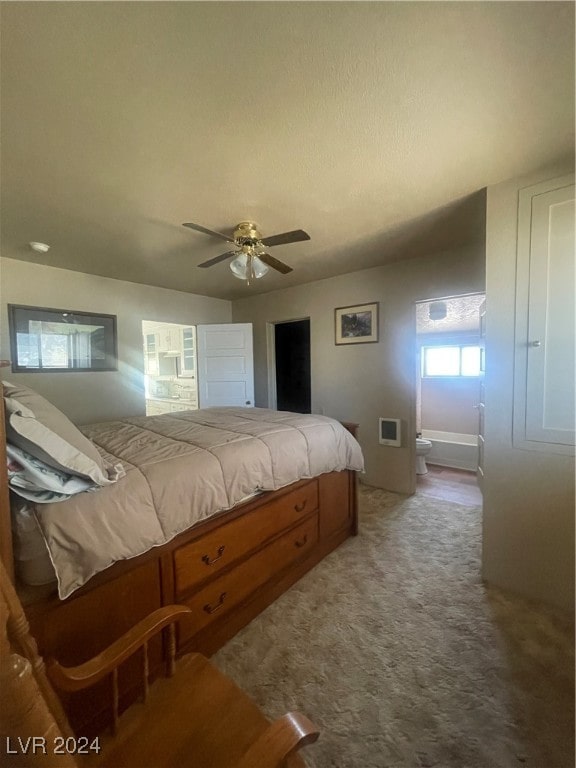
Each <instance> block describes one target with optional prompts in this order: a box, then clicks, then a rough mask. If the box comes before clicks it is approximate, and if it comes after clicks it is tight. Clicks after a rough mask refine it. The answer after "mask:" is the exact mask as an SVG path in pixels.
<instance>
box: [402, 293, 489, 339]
mask: <svg viewBox="0 0 576 768" xmlns="http://www.w3.org/2000/svg"><path fill="white" fill-rule="evenodd" d="M484 298H485V296H484V294H483V293H482V294H480V293H476V294H472V295H469V296H454V297H452V298H447V299H439V300H438V299H435V300H433V301H423V302H419V303H418V304H416V332H417V333H419V334H420V333H455V332H458V333H461V332H464V331H470V332H473V333H479V331H480V305H481V304H482V302H483V301H484ZM436 303H442V304H444V305H445V306H446V317H443V318H439V319H436V320H435V319H434V317H430V306H431V305H432V304H436Z"/></svg>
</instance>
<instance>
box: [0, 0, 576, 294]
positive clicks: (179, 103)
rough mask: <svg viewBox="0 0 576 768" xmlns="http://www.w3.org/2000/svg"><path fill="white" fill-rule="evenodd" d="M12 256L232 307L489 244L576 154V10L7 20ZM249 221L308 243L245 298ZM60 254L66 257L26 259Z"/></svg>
mask: <svg viewBox="0 0 576 768" xmlns="http://www.w3.org/2000/svg"><path fill="white" fill-rule="evenodd" d="M0 9H1V15H2V33H1V34H2V39H1V43H2V49H1V56H2V59H1V65H2V91H1V99H2V102H1V109H2V114H1V116H2V182H1V184H2V188H1V192H2V207H3V213H2V254H3V255H4V256H7V257H10V258H16V259H26V260H30V261H38V262H42V263H47V264H52V265H55V266H59V267H64V268H68V269H75V270H80V271H84V272H90V273H94V274H99V275H107V276H110V277H116V278H120V279H124V280H132V281H135V282H142V283H149V284H152V285H160V286H165V287H170V288H177V289H179V290H184V291H191V292H195V293H203V294H206V295H211V296H220V297H222V298H234V297H237V296H244V295H247V294H248V295H249V294H251V293H258V292H265V291H269V290H273V289H276V288H279V287H284V286H289V285H295V284H299V283H303V282H307V281H310V280H314V279H318V278H322V277H327V276H330V275H335V274H341V273H345V272H350V271H354V270H356V269H361V268H364V267H370V266H374V265H377V264H381V263H385V262H387V261H392V260H397V259H401V258H406V257H413V256H419V255H425V254H427V253H431V252H433V251H438V250H443V249H445V248H450V247H458V246H460V245H462V244H464V243H467V242H472V241H481V240H482V237H483V232H484V196H483V194H482V192H479V190H482V189H483V188H484V187H485V186H486V185H490V184H494V183H497V182H498V181H501V180H504V179H507V178H511V177H514V176H518V175H521V174H523V173H527V172H530V171H532V170H534V169H536V168H538V167H541V166H544V165H545V164H548V163H550V162H553V161H555V160H557V159H559V158H561V157H565V156H568V155H571V154H572V153H573V149H574V143H573V142H574V137H573V124H574V75H573V72H574V66H573V63H574V62H573V55H574V36H573V35H574V4H573V3H571V2H560V3H556V2H511V3H507V2H447V3H443V2H423V3H419V2H371V3H363V2H362V3H361V2H350V3H348V2H335V3H332V2H306V3H298V2H288V3H282V2H255V3H248V2H238V3H235V2H232V3H224V2H198V3H196V2H2V3H0ZM246 219H250V220H253V221H255V222H257V223H258V224H259V225H260V228H261V230H262V232H263V235H264V236H267V235H272V234H276V233H278V232H283V231H286V230H291V229H298V228H302V229H305V230H306V231H308V232H309V234H310V236H311V240H310V241H309V242H302V243H296V244H291V245H286V246H278V247H276V248H274V249H272V254H273V255H274V256H276V257H277V258H279V259H281V260H283V261H285V262H287V263H288V264H290V265H291V266H292V267H293V268H294V272H292V273H291V274H289V275H287V276H282V275H279V274H277V273H269V274H268V275H267V276H266V277H265V278H263V279H262V280H260V281H258V282H257V283H256V284H254V285H252V286H250V287H247V286H246V285H245V284H244V283H242V282H240V281H238V280H237V279H236V278H235V277H234V276H233V275H232V273H231V272H230V270H229V269H228V266H227V264H226V263H223V264H220V265H218V266H215V267H213V268H211V269H208V270H203V269H198V268H197V267H196V265H197V264H199V263H200V262H202V261H204V260H206V259H209V258H211V257H213V256H216V255H218V254H219V253H221V252H222V251H225V250H227V247H226V243H224V242H222V243H221V242H219V241H218V240H212V239H210V238H209V237H207V236H205V235H202V234H200V233H196V232H192V231H190V230H186V229H184V228H183V227H182V226H181V223H182V222H184V221H194V222H197V223H200V224H202V225H204V226H206V227H208V228H211V229H216V230H219V231H223V232H225V233H229V232H231V231H232V230H233V228H234V226H235V225H236V224H237V223H238V222H240V221H242V220H246ZM31 240H38V241H42V242H46V243H49V244H50V245H51V249H50V251H49V252H48V253H47V254H38V253H35V252H33V251H31V250H30V249H29V248H28V247H27V243H28V242H29V241H31Z"/></svg>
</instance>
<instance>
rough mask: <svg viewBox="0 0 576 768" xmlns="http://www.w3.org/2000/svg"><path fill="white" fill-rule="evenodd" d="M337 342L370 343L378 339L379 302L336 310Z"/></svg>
mask: <svg viewBox="0 0 576 768" xmlns="http://www.w3.org/2000/svg"><path fill="white" fill-rule="evenodd" d="M334 319H335V323H336V329H335V330H336V339H335V342H336V344H369V343H371V342H374V341H378V302H374V303H373V304H358V305H357V306H355V307H337V308H336V309H335V310H334Z"/></svg>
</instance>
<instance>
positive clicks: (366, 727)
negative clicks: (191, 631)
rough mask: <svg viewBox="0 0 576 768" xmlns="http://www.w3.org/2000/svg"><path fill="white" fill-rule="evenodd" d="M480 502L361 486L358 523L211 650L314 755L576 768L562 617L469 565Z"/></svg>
mask: <svg viewBox="0 0 576 768" xmlns="http://www.w3.org/2000/svg"><path fill="white" fill-rule="evenodd" d="M480 537H481V511H480V509H479V508H477V507H470V506H464V505H460V504H456V503H453V502H446V501H441V500H437V499H433V498H429V497H424V496H419V495H415V496H411V497H406V496H400V495H398V494H393V493H389V492H386V491H382V490H380V489H374V488H369V487H366V486H361V487H360V534H359V536H358V537H356V538H353V539H349V540H348V541H346V542H345V543H344V544H343V545H342V546H341V547H339V548H338V549H337V550H336V551H335V552H333V553H332V554H331V555H329V556H328V557H327V558H326V559H325V560H324V561H322V562H321V563H320V564H319V565H318V566H316V568H314V569H313V571H311V572H310V573H308V574H307V575H306V576H305V577H304V578H303V579H301V580H300V581H299V582H298V583H297V584H296V585H295V586H294V587H292V589H290V590H289V591H288V592H287V593H286V594H284V595H283V596H282V597H281V598H280V599H279V600H277V601H276V602H275V603H274V604H273V605H271V606H270V607H269V608H267V609H266V610H265V611H264V612H263V613H262V614H261V615H260V616H258V617H257V618H256V619H255V620H254V621H252V622H251V624H250V625H249V626H247V627H246V628H245V629H244V630H242V631H241V632H240V633H239V634H238V635H237V636H236V637H235V638H233V640H231V641H230V642H229V643H228V644H227V645H226V646H225V647H224V648H222V649H221V650H220V651H219V652H218V653H217V654H216V655H215V656H214V657H213V659H214V661H215V662H216V664H217V665H218V666H219V667H220V668H221V669H222V670H223V671H225V672H226V673H227V674H229V675H230V676H231V677H232V678H233V679H235V680H236V682H238V683H239V684H240V685H241V687H242V688H244V690H245V691H246V692H247V693H249V694H250V695H251V696H252V697H253V698H254V699H255V700H256V701H257V702H258V703H259V705H260V706H261V707H262V709H263V710H264V711H265V712H266V713H267V715H268V716H269V717H270V718H275V717H277V716H279V715H281V714H283V713H284V712H286V711H289V710H294V709H297V710H300V711H302V712H304V713H305V714H307V715H308V716H309V717H310V718H311V719H312V720H313V721H314V722H315V723H316V724H317V725H318V726H319V727H320V729H321V735H320V738H319V740H318V742H317V743H316V744H314V745H311V746H310V747H308V748H306V750H305V751H304V752H303V756H304V757H305V760H306V762H307V764H308V765H309V766H310V768H514V767H515V766H525V767H526V768H573V766H574V631H573V629H574V628H573V625H572V624H571V623H570V621H569V618H568V617H566V616H564V615H563V614H561V613H560V612H556V611H554V610H553V609H549V608H546V607H543V606H540V605H535V604H533V603H530V602H528V601H526V600H524V599H522V598H520V597H517V596H515V595H510V594H507V593H504V592H502V591H500V590H497V589H494V588H489V587H486V585H484V584H483V583H482V581H481V578H480V544H481V541H480Z"/></svg>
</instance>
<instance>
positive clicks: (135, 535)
mask: <svg viewBox="0 0 576 768" xmlns="http://www.w3.org/2000/svg"><path fill="white" fill-rule="evenodd" d="M82 431H83V432H84V434H85V435H87V436H88V437H89V438H90V439H91V440H92V441H93V442H94V443H95V444H96V445H97V446H98V448H99V450H100V452H101V453H102V454H103V455H104V456H105V458H107V459H108V460H109V461H111V462H112V463H113V464H116V463H118V462H119V461H120V462H122V464H123V465H124V468H125V470H126V477H124V478H122V479H120V480H119V481H118V482H117V483H115V484H114V485H111V486H107V487H105V488H102V489H100V490H98V491H94V492H89V493H81V494H79V495H77V496H75V497H73V498H72V499H70V500H68V501H64V502H61V503H58V504H44V505H41V506H40V505H38V507H37V508H36V516H37V519H38V522H39V525H40V527H41V529H42V532H43V534H44V537H45V539H46V543H47V546H48V550H49V553H50V558H51V560H52V563H53V565H54V569H55V571H56V575H57V578H58V589H59V595H60V597H61V598H62V599H64V598H65V597H68V596H69V595H70V594H71V593H72V592H74V590H76V589H78V588H79V587H81V586H82V585H83V584H85V583H86V581H88V579H89V578H90V577H92V576H93V575H94V574H96V573H98V572H99V571H102V570H104V569H105V568H107V567H108V566H109V565H111V564H112V563H114V562H116V561H118V560H123V559H126V558H130V557H136V556H137V555H140V554H142V553H143V552H146V551H147V550H149V549H151V548H152V547H155V546H159V545H161V544H165V543H166V542H167V541H169V540H170V539H172V538H173V537H174V536H176V535H177V534H178V533H181V532H182V531H184V530H186V529H187V528H189V527H190V526H192V525H194V523H197V522H199V521H201V520H204V519H205V518H207V517H209V516H210V515H213V514H215V513H216V512H220V511H222V510H226V509H230V508H231V507H233V506H234V505H235V504H238V503H239V502H240V501H242V500H243V499H245V498H246V497H248V496H250V495H252V494H254V493H256V492H258V491H261V490H270V491H272V490H277V489H278V488H282V487H283V486H286V485H289V484H290V483H294V482H296V481H298V480H302V479H304V478H310V477H315V476H317V475H320V474H323V473H324V472H332V471H334V470H336V471H341V470H344V469H354V470H362V469H363V466H364V465H363V458H362V452H361V450H360V446H359V445H358V443H357V442H356V440H355V439H354V438H353V437H352V435H351V434H350V433H349V432H348V431H347V430H346V429H345V428H344V427H343V426H342V425H341V424H340V423H339V422H337V421H334V420H333V419H330V418H328V417H326V416H313V415H304V414H295V413H287V412H282V411H271V410H268V409H264V408H209V409H205V410H199V411H181V412H178V413H171V414H165V415H162V416H149V417H139V418H129V419H123V420H122V421H114V422H105V423H102V424H94V425H90V426H87V427H83V428H82Z"/></svg>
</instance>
